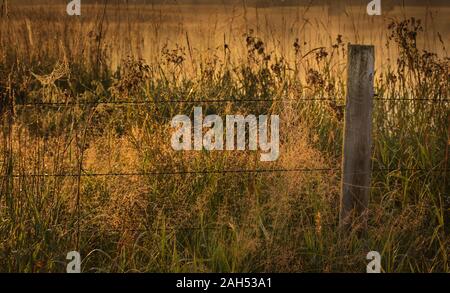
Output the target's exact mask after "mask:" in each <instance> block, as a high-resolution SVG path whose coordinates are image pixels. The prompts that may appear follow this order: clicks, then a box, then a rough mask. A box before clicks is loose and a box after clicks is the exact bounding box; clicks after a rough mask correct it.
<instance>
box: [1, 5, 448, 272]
mask: <svg viewBox="0 0 450 293" xmlns="http://www.w3.org/2000/svg"><path fill="white" fill-rule="evenodd" d="M364 9H365V7H363V8H358V7H349V8H348V9H347V10H348V11H347V14H346V15H341V16H330V15H329V14H328V12H327V11H326V8H322V7H297V8H292V7H279V8H276V7H275V8H274V7H272V8H260V9H257V8H255V7H252V8H251V7H245V6H242V4H240V5H236V6H234V5H230V6H223V5H222V6H221V5H216V6H207V5H199V6H193V5H172V6H170V5H153V6H152V5H146V6H139V5H130V6H125V5H120V6H118V5H116V4H110V5H106V6H103V5H85V6H83V12H82V13H83V14H82V16H81V17H78V18H77V17H68V16H67V15H65V7H64V6H58V5H52V6H44V5H33V6H30V5H28V6H25V5H23V6H20V5H17V6H11V7H10V14H9V16H8V17H3V18H1V19H0V114H1V127H2V135H1V138H0V142H1V152H2V155H1V157H0V163H1V177H0V178H1V184H0V271H4V272H64V271H65V269H66V254H67V253H68V252H69V251H73V250H77V251H80V252H81V255H82V258H83V262H82V270H83V272H273V271H275V272H364V271H365V269H366V264H367V261H366V254H367V253H368V252H369V251H372V250H375V251H379V252H380V253H381V254H382V265H383V271H384V272H449V271H450V267H449V260H448V257H449V244H450V237H449V222H448V219H449V206H450V205H449V204H450V199H449V192H450V189H449V187H448V184H449V183H448V182H449V179H448V171H447V170H448V154H449V153H448V142H449V141H448V140H449V136H448V131H449V109H450V108H449V102H448V99H449V77H450V75H449V73H450V72H449V68H450V67H449V65H450V64H449V59H448V55H447V51H446V46H447V44H448V38H449V32H448V31H446V30H448V27H446V26H445V22H446V16H445V15H446V11H441V13H442V14H443V17H442V15H441V16H440V15H439V13H438V12H437V11H436V9H432V8H419V7H416V8H403V9H400V8H398V9H397V10H394V11H391V12H389V14H388V15H386V16H383V17H379V18H369V17H368V16H367V15H364V13H361V10H362V11H364ZM446 9H447V10H448V8H441V10H446ZM447 15H448V13H447ZM412 16H414V17H415V18H412ZM419 18H420V20H419ZM347 42H353V43H370V44H374V45H375V46H376V50H377V56H376V59H377V66H376V78H375V80H376V82H375V83H376V89H375V90H376V93H377V99H376V100H375V101H374V121H373V129H374V133H373V136H374V147H373V178H372V188H371V199H370V215H369V228H368V231H367V232H366V233H365V234H364V235H360V234H357V233H350V234H343V233H341V231H339V229H338V215H339V196H340V178H341V171H340V168H341V149H342V131H343V115H342V111H343V105H345V87H346V84H345V76H346V60H347V45H346V43H347ZM310 98H314V100H311V99H310ZM255 99H257V100H267V101H259V102H255V101H254V100H255ZM180 100H184V101H189V102H177V101H180ZM205 100H215V101H217V100H227V101H226V102H225V101H224V102H214V103H208V102H202V101H205ZM230 100H232V101H230ZM251 100H253V101H251ZM130 101H131V102H136V104H130V103H128V102H130ZM142 101H145V102H144V103H141V102H142ZM194 106H202V107H203V111H204V113H217V114H218V115H220V116H222V117H223V116H224V115H227V114H250V113H251V114H254V115H258V114H277V115H280V120H281V125H280V129H281V130H280V144H281V145H280V158H279V160H278V161H276V162H272V163H262V162H259V154H258V153H256V152H250V151H248V152H206V151H204V152H203V151H202V152H175V151H173V150H172V148H171V146H170V138H171V133H172V128H171V127H170V121H171V119H172V117H173V116H175V115H177V114H189V113H192V111H193V107H194ZM260 169H266V170H267V169H278V170H280V169H316V171H314V172H263V173H259V172H244V173H220V172H218V173H216V172H203V173H191V172H194V171H208V170H210V171H211V170H260ZM166 173H176V174H166Z"/></svg>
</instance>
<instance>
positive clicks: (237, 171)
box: [0, 80, 450, 250]
mask: <svg viewBox="0 0 450 293" xmlns="http://www.w3.org/2000/svg"><path fill="white" fill-rule="evenodd" d="M358 82H363V83H365V84H366V85H369V86H370V87H373V85H370V82H369V84H368V83H367V80H359V81H358ZM348 98H349V97H348V96H347V100H348ZM332 101H333V102H335V101H336V99H332V98H306V97H302V98H298V99H292V98H290V99H203V100H186V99H169V100H157V99H153V100H151V99H149V100H119V101H76V102H74V101H63V102H39V101H36V102H22V103H15V104H14V105H12V104H11V105H6V106H7V107H11V108H13V107H36V108H37V107H47V108H56V109H60V108H74V107H95V106H100V105H107V106H111V107H113V108H115V107H122V106H146V105H159V104H221V103H275V102H280V103H283V102H296V103H303V102H312V103H313V102H332ZM372 101H374V102H380V103H382V102H408V101H410V102H429V103H433V104H436V103H442V104H444V105H446V106H447V105H448V103H450V99H430V98H389V97H381V96H379V95H378V94H374V95H371V96H370V99H367V100H366V102H368V103H372ZM347 102H348V101H347ZM2 106H3V107H5V105H2ZM347 106H348V105H347V104H345V105H341V107H347ZM11 111H14V110H11ZM347 118H348V117H347ZM7 123H8V124H9V127H8V128H7V129H6V131H4V140H5V139H6V140H7V141H8V142H7V143H6V145H7V146H6V145H5V149H6V150H7V152H8V155H7V157H8V158H9V159H8V162H5V161H4V162H3V163H4V164H6V167H4V168H6V169H7V170H8V171H7V172H4V174H1V175H0V177H1V178H2V179H5V178H13V179H14V178H51V177H53V178H66V177H70V178H76V179H77V195H76V214H77V219H76V223H77V228H76V229H77V236H76V237H77V238H76V242H77V250H79V248H80V247H79V246H80V237H81V233H82V231H84V230H83V229H82V228H81V226H80V222H81V218H80V215H81V178H89V177H146V176H184V175H205V174H219V175H220V174H268V173H280V174H283V173H314V172H317V173H319V172H341V173H342V176H343V175H344V173H345V174H347V175H355V176H361V175H363V176H371V174H372V172H423V173H433V174H435V173H444V182H445V179H446V176H447V172H448V166H447V159H448V145H447V150H446V153H447V155H446V156H447V158H446V161H445V166H444V168H434V169H427V168H400V167H399V168H374V167H373V164H370V165H371V168H370V170H366V171H365V172H361V171H356V172H348V171H347V172H346V171H345V170H343V166H341V167H338V168H269V169H222V170H208V169H204V170H192V171H174V170H150V171H141V172H128V173H127V172H108V173H90V172H87V171H86V170H84V169H83V164H82V162H83V158H82V156H83V154H82V153H80V154H79V156H80V158H79V162H78V170H77V172H72V173H46V174H35V173H21V174H16V173H14V172H13V170H12V169H13V165H12V161H11V160H12V159H11V158H12V154H13V151H12V124H13V123H14V121H13V118H12V114H9V117H8V122H7ZM346 123H357V122H356V121H353V122H352V121H347V120H346ZM5 132H6V133H7V134H6V135H5ZM367 135H369V134H367ZM78 137H81V135H79V133H78V134H77V138H78ZM448 139H449V140H450V128H449V138H448ZM449 142H450V141H449ZM82 144H83V142H82ZM365 159H366V160H367V159H368V160H370V159H371V158H370V157H369V158H365ZM5 173H7V174H5ZM346 185H347V186H349V187H350V188H354V189H356V191H355V190H353V191H352V193H354V192H356V193H359V192H361V190H362V191H363V192H367V191H368V190H371V189H375V188H377V187H374V186H362V185H359V184H352V183H351V182H348V183H346ZM444 185H445V183H444ZM341 220H342V219H341ZM218 227H219V226H215V227H208V228H207V229H217V228H218ZM170 229H171V228H168V230H170ZM174 229H177V230H178V229H181V230H196V229H205V227H177V228H174ZM127 230H132V231H141V232H145V231H146V230H145V229H135V230H134V229H127Z"/></svg>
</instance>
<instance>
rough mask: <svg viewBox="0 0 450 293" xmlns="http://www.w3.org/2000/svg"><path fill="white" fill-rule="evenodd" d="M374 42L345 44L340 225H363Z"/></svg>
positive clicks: (368, 170)
mask: <svg viewBox="0 0 450 293" xmlns="http://www.w3.org/2000/svg"><path fill="white" fill-rule="evenodd" d="M374 63H375V48H374V46H362V45H349V47H348V65H347V66H348V68H347V101H346V104H347V105H346V112H345V127H344V150H343V158H342V160H343V162H342V166H343V170H342V187H341V188H342V190H341V191H342V194H341V207H340V215H339V218H340V219H339V220H340V221H339V225H340V227H341V228H346V229H347V228H350V227H358V228H361V229H365V228H366V227H367V214H368V209H367V208H368V203H369V194H370V184H371V183H370V181H371V156H372V152H371V150H372V110H373V104H372V103H373V96H374V89H373V82H374Z"/></svg>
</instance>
